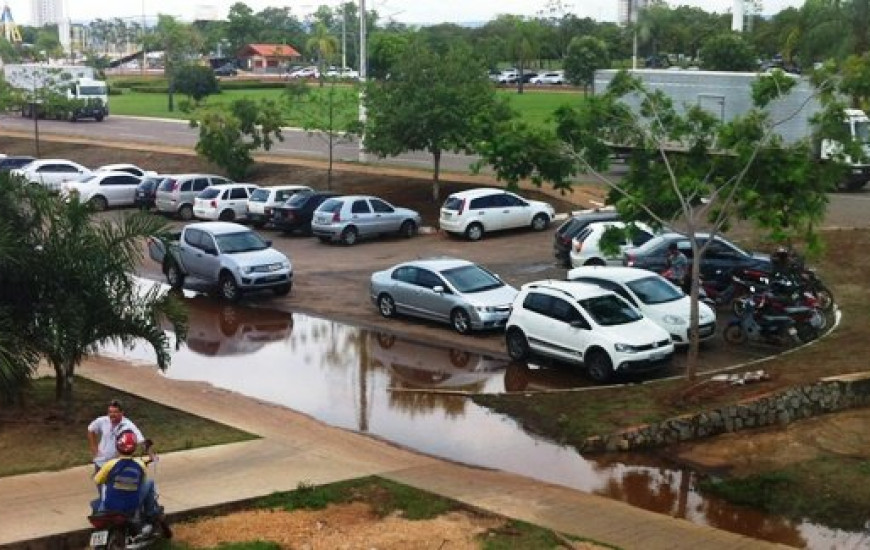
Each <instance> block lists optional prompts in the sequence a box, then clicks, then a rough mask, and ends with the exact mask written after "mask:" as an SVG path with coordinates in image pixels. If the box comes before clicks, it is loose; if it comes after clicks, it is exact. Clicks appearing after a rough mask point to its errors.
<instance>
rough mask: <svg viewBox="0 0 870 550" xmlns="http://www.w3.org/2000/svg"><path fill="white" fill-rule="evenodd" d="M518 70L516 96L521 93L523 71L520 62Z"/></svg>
mask: <svg viewBox="0 0 870 550" xmlns="http://www.w3.org/2000/svg"><path fill="white" fill-rule="evenodd" d="M519 68H520V70H519V72H518V73H517V74H518V75H519V76H518V78H517V93H518V94H521V93H523V72H524V71H523V63H522V62H520V67H519Z"/></svg>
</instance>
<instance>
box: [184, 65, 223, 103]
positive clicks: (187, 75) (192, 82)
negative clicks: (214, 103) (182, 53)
mask: <svg viewBox="0 0 870 550" xmlns="http://www.w3.org/2000/svg"><path fill="white" fill-rule="evenodd" d="M175 89H176V90H177V91H178V92H180V93H182V94H184V95H186V96H187V97H189V98H191V99H193V101H194V102H196V103H199V102H200V101H202V100H203V99H204V98H206V97H208V96H210V95H212V94H216V93H219V92H220V87H219V86H218V81H217V78H216V77H215V75H214V71H213V70H212V69H211V67H204V66H202V65H193V64H187V65H182V66H180V67H178V68H176V70H175Z"/></svg>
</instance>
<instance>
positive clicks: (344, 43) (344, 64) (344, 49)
mask: <svg viewBox="0 0 870 550" xmlns="http://www.w3.org/2000/svg"><path fill="white" fill-rule="evenodd" d="M345 67H347V2H344V3H342V4H341V70H340V71H339V74H343V73H344V69H345Z"/></svg>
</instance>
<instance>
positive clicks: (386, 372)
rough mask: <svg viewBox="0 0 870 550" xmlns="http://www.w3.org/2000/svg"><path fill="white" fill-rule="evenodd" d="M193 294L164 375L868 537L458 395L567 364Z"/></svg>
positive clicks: (438, 444)
mask: <svg viewBox="0 0 870 550" xmlns="http://www.w3.org/2000/svg"><path fill="white" fill-rule="evenodd" d="M186 301H187V303H188V306H189V308H190V312H191V315H190V324H191V326H190V331H189V337H188V342H187V345H185V346H182V348H181V349H180V350H179V351H178V352H176V353H175V355H174V357H173V360H172V366H171V367H170V368H169V370H168V371H167V372H166V373H165V375H166V376H168V377H169V378H172V379H178V380H195V381H203V382H207V383H210V384H212V385H214V386H216V387H219V388H224V389H227V390H231V391H234V392H238V393H241V394H243V395H247V396H250V397H254V398H257V399H260V400H263V401H266V402H270V403H275V404H278V405H282V406H285V407H288V408H290V409H293V410H296V411H300V412H303V413H306V414H308V415H310V416H312V417H314V418H317V419H319V420H321V421H323V422H326V423H328V424H330V425H334V426H338V427H341V428H345V429H349V430H355V431H360V432H363V433H368V434H371V435H375V436H378V437H381V438H383V439H386V440H389V441H393V442H395V443H397V444H400V445H402V446H405V447H408V448H411V449H414V450H417V451H420V452H423V453H428V454H431V455H434V456H438V457H441V458H446V459H450V460H453V461H457V462H461V463H466V464H470V465H475V466H481V467H487V468H495V469H499V470H504V471H509V472H513V473H517V474H521V475H525V476H528V477H531V478H534V479H539V480H542V481H547V482H551V483H555V484H558V485H563V486H567V487H571V488H574V489H579V490H582V491H585V492H589V493H594V494H599V495H603V496H608V497H610V498H614V499H617V500H621V501H624V502H627V503H629V504H631V505H633V506H638V507H641V508H645V509H648V510H653V511H656V512H660V513H663V514H667V515H671V516H675V517H681V518H686V519H689V520H691V521H693V522H695V523H699V524H704V525H710V526H713V527H717V528H721V529H725V530H729V531H733V532H738V533H741V534H745V535H748V536H752V537H755V538H761V539H765V540H770V541H775V542H781V543H785V544H789V545H793V546H802V547H809V548H832V547H836V548H860V547H866V546H867V545H870V535H868V534H867V533H849V532H844V531H839V530H834V529H828V528H826V527H824V526H821V525H815V524H810V523H805V522H804V523H795V522H791V521H788V520H785V519H782V518H777V517H772V516H768V515H765V514H762V513H759V512H756V511H752V510H745V509H740V508H736V507H733V506H731V505H728V504H727V503H724V502H722V501H720V500H718V499H711V498H707V497H705V496H703V495H701V494H700V493H698V492H697V490H696V489H695V485H696V480H697V477H696V475H695V474H694V473H693V472H691V471H689V470H686V469H674V468H673V467H672V466H670V465H668V464H667V463H665V462H663V461H658V460H656V459H654V458H651V457H649V456H646V455H621V456H619V457H604V458H602V459H595V460H591V459H586V458H584V457H582V456H581V455H580V454H579V453H577V452H576V451H575V450H574V449H573V448H568V447H562V446H560V445H557V444H554V443H552V442H550V441H547V440H544V439H541V438H539V437H536V436H534V435H531V434H529V433H527V432H526V431H524V430H523V429H522V427H521V426H520V425H518V424H517V423H516V422H515V421H513V420H512V419H510V418H507V417H505V416H502V415H498V414H494V413H491V412H490V411H489V410H488V409H485V408H483V407H479V406H477V405H475V404H474V403H473V402H472V401H471V400H469V399H467V398H465V397H462V396H459V395H456V394H457V393H465V392H471V393H475V392H502V391H505V390H508V391H516V390H528V389H554V388H568V387H580V386H589V382H588V381H587V380H586V379H585V378H584V377H583V376H581V375H578V374H575V373H573V372H572V371H571V370H570V369H568V368H559V367H558V366H555V367H547V366H534V365H531V366H529V365H516V364H511V363H508V362H507V361H505V360H503V359H500V358H498V357H492V356H488V355H485V354H480V353H472V352H467V351H464V350H457V349H449V348H442V347H437V346H431V345H425V344H421V343H416V342H410V341H406V340H403V339H401V338H397V337H395V336H392V335H386V334H382V333H378V332H372V331H368V330H362V329H358V328H356V327H352V326H349V325H345V324H342V323H337V322H333V321H329V320H325V319H319V318H316V317H309V316H304V315H299V314H293V315H291V314H289V313H286V312H282V311H278V310H273V309H266V308H251V307H246V306H236V305H233V306H230V305H225V304H220V303H218V302H216V301H214V300H213V299H211V298H208V297H204V296H196V297H192V298H187V300H186ZM106 353H107V354H109V355H115V356H118V355H123V356H124V357H125V358H126V359H131V360H134V361H136V360H141V361H143V362H147V363H149V364H151V361H152V359H153V358H152V356H151V353H150V352H149V351H148V350H147V349H144V348H134V349H132V350H123V351H122V350H114V351H112V350H107V351H106ZM592 391H593V392H594V389H593V390H592Z"/></svg>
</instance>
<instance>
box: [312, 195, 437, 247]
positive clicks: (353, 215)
mask: <svg viewBox="0 0 870 550" xmlns="http://www.w3.org/2000/svg"><path fill="white" fill-rule="evenodd" d="M421 221H422V219H421V218H420V214H418V213H417V212H415V211H414V210H409V209H407V208H399V207H396V206H393V205H392V204H390V203H388V202H387V201H385V200H383V199H379V198H377V197H371V196H367V195H347V196H343V197H334V198H331V199H327V200H325V201H324V202H323V204H321V205H320V206H319V207H318V208H317V210H315V211H314V215H313V217H312V219H311V232H312V233H313V234H314V235H315V236H316V237H318V238H319V239H320V240H321V241H323V242H331V241H341V242H342V243H344V244H346V245H348V246H349V245H353V244H356V243H357V241H359V239H361V238H368V237H377V236H379V235H386V234H391V233H393V234H399V235H402V236H403V237H407V238H411V237H413V236H414V235H416V234H417V230H418V229H419V228H420V223H421Z"/></svg>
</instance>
